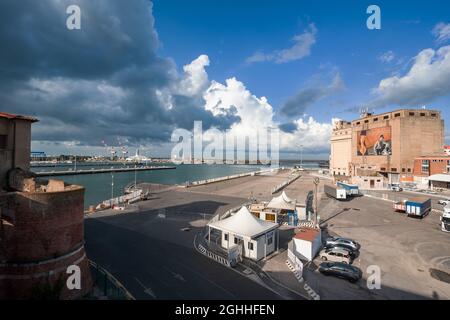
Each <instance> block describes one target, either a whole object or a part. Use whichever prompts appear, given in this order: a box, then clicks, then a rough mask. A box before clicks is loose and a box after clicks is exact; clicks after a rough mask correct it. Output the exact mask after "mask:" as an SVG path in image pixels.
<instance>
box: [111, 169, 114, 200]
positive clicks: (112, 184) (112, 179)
mask: <svg viewBox="0 0 450 320" xmlns="http://www.w3.org/2000/svg"><path fill="white" fill-rule="evenodd" d="M112 199H114V173H112V172H111V200H112Z"/></svg>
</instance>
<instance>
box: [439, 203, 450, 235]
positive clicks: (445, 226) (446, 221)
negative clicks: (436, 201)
mask: <svg viewBox="0 0 450 320" xmlns="http://www.w3.org/2000/svg"><path fill="white" fill-rule="evenodd" d="M441 229H442V231H444V232H450V205H446V206H445V207H444V212H443V213H442V216H441Z"/></svg>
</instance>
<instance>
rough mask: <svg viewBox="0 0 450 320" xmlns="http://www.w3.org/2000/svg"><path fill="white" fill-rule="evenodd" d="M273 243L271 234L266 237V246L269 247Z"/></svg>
mask: <svg viewBox="0 0 450 320" xmlns="http://www.w3.org/2000/svg"><path fill="white" fill-rule="evenodd" d="M272 242H273V234H269V235H268V236H267V245H268V246H270V245H271V244H272Z"/></svg>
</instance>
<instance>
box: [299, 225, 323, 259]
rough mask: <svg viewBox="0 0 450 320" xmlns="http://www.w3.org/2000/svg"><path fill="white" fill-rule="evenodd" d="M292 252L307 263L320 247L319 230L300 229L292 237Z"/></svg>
mask: <svg viewBox="0 0 450 320" xmlns="http://www.w3.org/2000/svg"><path fill="white" fill-rule="evenodd" d="M293 240H294V250H295V252H297V253H298V254H300V255H301V256H302V257H304V258H305V260H307V261H311V260H313V259H314V257H315V256H316V255H317V253H318V252H319V251H320V248H321V247H322V234H321V231H320V229H312V228H300V229H299V232H298V233H297V234H296V235H295V236H294V239H293Z"/></svg>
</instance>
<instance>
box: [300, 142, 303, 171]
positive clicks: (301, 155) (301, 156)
mask: <svg viewBox="0 0 450 320" xmlns="http://www.w3.org/2000/svg"><path fill="white" fill-rule="evenodd" d="M300 167H303V145H302V144H301V145H300Z"/></svg>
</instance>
